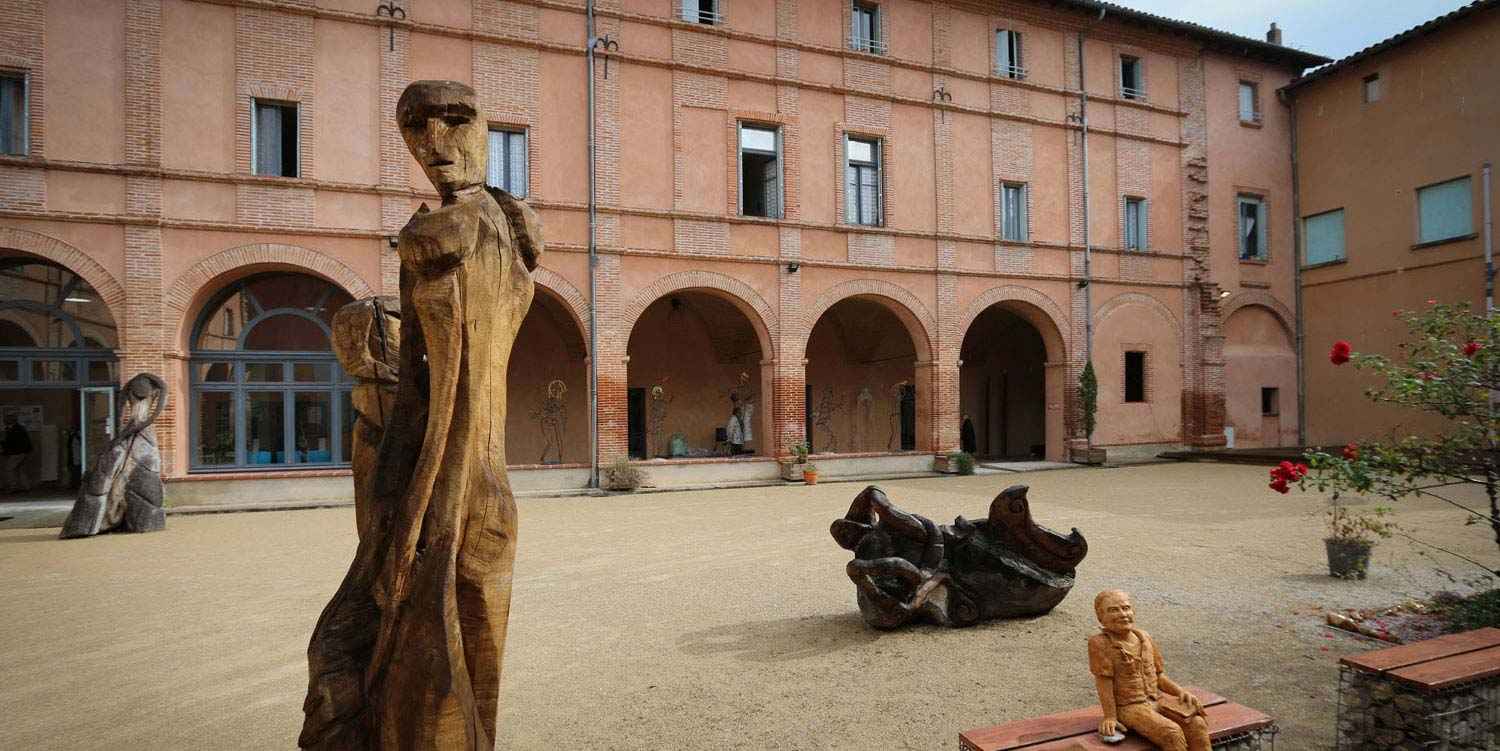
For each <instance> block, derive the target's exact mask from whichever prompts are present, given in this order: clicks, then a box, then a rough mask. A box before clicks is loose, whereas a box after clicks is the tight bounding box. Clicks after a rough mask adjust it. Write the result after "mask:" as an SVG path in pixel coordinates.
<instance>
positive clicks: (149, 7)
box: [125, 0, 161, 214]
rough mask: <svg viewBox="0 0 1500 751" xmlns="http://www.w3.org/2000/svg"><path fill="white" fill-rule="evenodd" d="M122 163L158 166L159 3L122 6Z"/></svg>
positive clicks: (132, 1) (141, 0)
mask: <svg viewBox="0 0 1500 751" xmlns="http://www.w3.org/2000/svg"><path fill="white" fill-rule="evenodd" d="M125 161H126V163H128V164H160V163H161V0H129V1H128V2H127V3H126V5H125ZM156 204H157V206H158V207H159V206H160V204H161V200H160V197H158V198H157V201H156ZM160 212H161V209H160V208H157V210H156V211H155V212H154V213H157V214H160ZM133 213H134V212H133Z"/></svg>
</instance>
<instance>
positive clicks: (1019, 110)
mask: <svg viewBox="0 0 1500 751" xmlns="http://www.w3.org/2000/svg"><path fill="white" fill-rule="evenodd" d="M990 109H991V110H993V111H995V112H1000V113H1004V114H1007V115H1023V116H1027V117H1029V116H1031V90H1030V89H1027V88H1023V87H1020V86H1012V85H1008V84H1003V83H993V84H990Z"/></svg>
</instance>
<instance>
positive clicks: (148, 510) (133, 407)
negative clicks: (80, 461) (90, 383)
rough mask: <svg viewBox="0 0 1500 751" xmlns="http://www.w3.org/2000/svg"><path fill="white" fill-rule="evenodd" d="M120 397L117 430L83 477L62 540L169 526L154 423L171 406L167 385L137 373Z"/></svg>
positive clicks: (65, 522)
mask: <svg viewBox="0 0 1500 751" xmlns="http://www.w3.org/2000/svg"><path fill="white" fill-rule="evenodd" d="M120 399H121V400H122V402H123V403H122V404H121V405H120V425H119V430H117V431H116V432H115V437H114V438H113V439H111V440H110V442H109V445H108V446H107V447H105V449H104V450H103V451H101V452H99V453H98V454H96V455H95V457H94V465H93V466H92V467H90V468H89V470H88V472H86V473H84V475H83V485H82V486H80V487H79V488H78V500H76V501H74V502H73V510H72V511H71V512H69V513H68V518H67V520H66V521H64V522H63V528H62V534H60V535H59V537H61V538H62V539H65V540H66V539H68V538H70V537H91V536H93V535H97V534H99V533H100V532H110V531H114V530H120V531H124V532H155V531H157V530H160V529H165V528H166V526H167V514H166V511H164V510H163V509H162V503H163V501H164V500H165V498H164V496H163V493H162V484H161V451H160V449H158V448H157V445H156V426H155V425H153V423H155V422H156V418H157V416H158V415H160V414H161V411H162V410H163V409H165V408H166V406H167V384H166V383H165V382H163V381H162V379H161V378H160V377H158V376H155V375H152V374H150V373H138V374H136V376H135V377H134V378H132V379H130V380H129V381H128V382H126V384H125V387H124V388H122V389H120Z"/></svg>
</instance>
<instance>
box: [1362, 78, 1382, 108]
mask: <svg viewBox="0 0 1500 751" xmlns="http://www.w3.org/2000/svg"><path fill="white" fill-rule="evenodd" d="M1363 85H1364V88H1363V89H1362V91H1363V93H1364V100H1365V104H1369V103H1371V102H1378V101H1380V74H1379V73H1371V74H1370V75H1368V76H1365V78H1364V84H1363Z"/></svg>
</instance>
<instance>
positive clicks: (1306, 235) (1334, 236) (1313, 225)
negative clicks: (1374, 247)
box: [1302, 209, 1344, 266]
mask: <svg viewBox="0 0 1500 751" xmlns="http://www.w3.org/2000/svg"><path fill="white" fill-rule="evenodd" d="M1302 243H1303V246H1304V247H1305V248H1306V251H1307V260H1306V263H1307V265H1309V266H1314V265H1317V264H1320V263H1330V262H1332V261H1341V260H1343V259H1344V210H1343V209H1334V210H1333V211H1325V212H1323V213H1321V214H1315V215H1313V216H1310V217H1307V218H1305V219H1303V220H1302Z"/></svg>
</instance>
